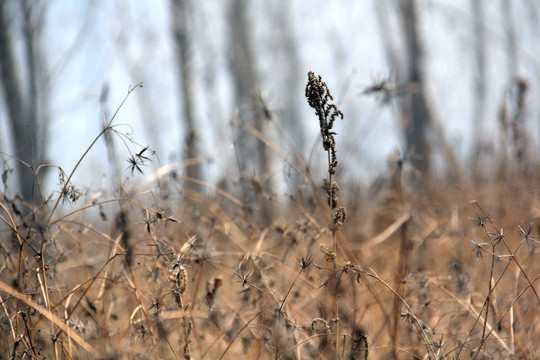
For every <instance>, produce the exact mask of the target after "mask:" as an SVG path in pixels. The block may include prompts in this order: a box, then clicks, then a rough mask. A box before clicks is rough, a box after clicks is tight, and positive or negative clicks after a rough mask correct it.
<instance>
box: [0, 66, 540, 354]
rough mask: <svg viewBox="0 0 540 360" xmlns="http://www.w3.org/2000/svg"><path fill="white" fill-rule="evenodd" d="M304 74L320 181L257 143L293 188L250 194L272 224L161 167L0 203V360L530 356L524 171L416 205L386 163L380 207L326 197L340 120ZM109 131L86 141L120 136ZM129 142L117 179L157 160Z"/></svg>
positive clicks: (534, 326)
mask: <svg viewBox="0 0 540 360" xmlns="http://www.w3.org/2000/svg"><path fill="white" fill-rule="evenodd" d="M308 77H309V78H308V80H309V82H308V86H307V88H306V96H307V98H308V103H309V105H310V106H311V107H312V108H313V109H314V110H315V112H316V115H317V119H318V120H319V123H320V127H321V135H322V144H323V149H324V150H325V151H327V152H328V174H327V177H326V178H324V179H322V178H320V179H318V178H315V177H313V175H311V174H310V170H309V166H307V165H306V164H305V163H302V160H301V159H300V157H299V156H298V154H294V158H296V159H299V160H292V158H293V156H292V155H289V154H288V152H287V151H284V150H282V149H281V148H279V146H278V145H276V143H275V142H274V141H273V140H272V139H270V138H268V137H265V136H264V134H261V133H259V132H256V131H255V130H253V132H252V134H253V135H254V136H255V137H256V138H258V140H260V142H261V143H263V144H265V145H266V147H267V148H268V149H270V150H272V151H273V153H274V155H275V156H279V157H281V158H283V159H284V161H286V162H289V165H291V166H292V167H293V168H294V169H296V170H297V171H298V172H301V173H302V176H303V178H304V183H303V185H301V186H299V188H298V189H296V190H295V192H294V194H289V195H288V196H276V195H274V194H269V193H268V192H267V191H265V189H264V187H260V186H258V182H257V179H252V181H250V182H249V183H246V184H249V186H251V187H252V188H251V191H252V192H253V193H254V194H255V195H254V196H258V197H260V200H261V201H258V202H254V203H255V204H264V206H262V205H261V206H260V207H261V208H263V209H264V208H266V207H267V206H268V205H267V204H268V203H271V204H272V209H273V212H274V214H275V218H276V219H275V220H274V221H273V222H272V224H271V225H265V224H263V221H256V220H254V219H261V218H262V219H264V216H252V215H253V212H256V211H258V210H257V209H256V208H254V206H256V205H253V204H249V205H248V204H247V203H246V202H245V201H241V200H239V197H238V196H237V195H236V194H235V193H234V192H227V191H226V190H225V188H216V187H214V186H213V185H212V184H205V183H202V182H200V183H197V185H202V187H206V188H208V189H209V191H208V192H207V193H204V192H199V191H196V189H194V188H193V187H189V186H188V187H186V186H182V185H183V182H186V181H197V179H194V178H192V177H183V176H181V175H180V174H179V173H177V170H178V169H173V168H171V167H163V168H161V169H158V170H157V171H156V172H155V173H153V174H146V175H145V176H146V181H145V182H143V183H142V184H140V185H139V186H138V187H135V188H133V189H130V190H129V191H128V190H125V189H120V190H118V191H116V192H115V193H114V194H113V195H111V196H106V195H104V194H103V193H97V194H93V193H92V194H91V195H88V196H83V194H82V193H81V191H80V190H78V189H77V188H76V186H75V185H74V184H72V183H71V175H72V174H73V173H74V172H75V171H76V170H77V167H75V169H73V171H72V172H71V173H69V174H65V173H64V172H63V171H61V174H62V181H61V185H62V189H61V191H60V192H59V193H58V194H53V196H52V197H49V199H50V200H49V203H48V204H47V206H45V205H44V206H42V207H40V208H38V207H32V206H30V204H28V205H29V206H30V207H31V210H32V211H30V214H29V215H27V216H24V214H25V213H26V212H25V211H22V210H21V206H22V205H21V203H20V202H19V201H17V200H16V199H14V198H9V197H8V196H6V195H5V194H3V193H2V199H1V200H0V207H1V209H0V216H1V219H2V222H3V227H2V229H3V231H2V232H1V235H0V236H1V237H0V247H1V257H0V266H1V269H0V276H1V277H0V305H1V309H0V310H1V313H2V315H0V329H1V334H2V337H1V339H0V349H1V352H0V358H6V359H7V358H13V359H18V358H23V359H24V358H38V359H45V358H49V359H51V358H54V359H93V358H100V359H116V358H121V359H147V358H148V359H155V358H164V359H165V358H167V359H180V358H184V359H238V358H243V359H270V358H273V359H367V358H369V359H386V358H399V359H445V358H449V359H457V358H459V359H469V358H471V359H503V358H516V359H526V358H528V359H532V358H535V357H536V356H537V355H538V349H537V347H538V344H539V343H540V329H539V325H538V324H539V323H540V322H539V321H540V319H539V314H540V312H539V311H538V309H539V307H538V305H539V302H540V297H539V292H540V289H539V282H538V278H539V277H540V262H539V261H538V258H537V256H538V241H537V237H536V236H537V233H538V229H537V228H536V227H535V225H534V221H537V220H538V218H539V217H540V212H539V210H538V203H537V201H538V199H537V194H536V192H535V189H536V187H535V186H534V184H537V183H538V182H537V180H535V179H534V175H533V174H535V173H538V171H536V172H535V171H534V168H533V167H532V165H530V166H529V167H527V166H524V165H523V164H524V162H525V161H529V164H530V161H531V159H530V158H527V159H525V158H524V157H523V159H518V160H520V162H519V163H518V165H519V166H516V168H515V169H514V168H512V167H511V166H510V165H509V164H510V160H511V159H510V158H509V156H506V155H505V156H504V161H505V168H504V169H503V170H501V171H499V174H495V175H494V176H493V178H490V179H489V181H487V180H484V182H483V183H482V184H481V185H480V184H478V183H473V182H471V181H470V180H467V179H461V180H460V186H458V187H456V186H455V184H449V183H448V182H446V181H444V179H436V178H435V176H436V175H430V176H431V177H430V178H421V182H422V186H417V185H415V187H414V188H415V190H414V192H413V191H411V190H409V187H408V186H407V182H406V180H405V177H404V176H403V175H404V172H406V171H407V169H408V166H409V164H408V159H406V158H402V157H398V158H396V159H394V160H393V161H392V162H390V166H391V173H392V174H391V176H389V178H388V179H387V183H388V185H387V186H386V187H384V188H383V189H382V190H380V191H378V192H377V193H373V192H371V193H369V194H368V192H366V191H357V188H356V187H355V185H353V184H348V183H347V182H345V181H341V182H340V185H339V186H338V183H337V181H336V178H338V177H339V173H338V169H339V167H338V160H337V151H336V145H337V140H336V132H335V130H334V129H333V125H334V120H335V119H337V118H343V117H344V116H343V113H341V111H339V109H338V108H337V107H336V106H335V105H334V104H333V103H332V101H333V98H332V95H331V94H330V91H329V90H328V86H327V85H326V84H325V83H324V82H322V78H321V77H320V76H317V75H315V74H313V73H310V74H309V76H308ZM133 90H134V88H132V89H130V92H131V91H133ZM128 95H129V93H128ZM268 111H270V110H268ZM501 116H502V115H501ZM504 119H506V120H505V121H507V122H510V123H511V122H512V121H513V120H512V119H513V118H512V117H511V116H509V115H507V116H505V117H504ZM113 120H114V116H113V118H112V119H111V120H110V122H109V123H108V125H107V126H106V127H105V129H104V131H103V132H102V134H100V135H99V136H98V137H97V138H96V140H97V139H99V138H100V137H101V136H102V135H103V133H105V132H111V133H113V132H114V133H116V134H117V135H119V136H122V135H121V134H120V133H118V132H116V130H115V128H114V126H113V125H112V124H113ZM267 120H268V121H269V122H270V123H271V125H272V126H275V127H276V133H279V134H281V136H283V137H286V136H287V134H286V133H284V132H283V130H282V129H281V128H279V125H278V123H277V122H276V121H275V117H274V116H268V119H267ZM345 121H346V120H345ZM516 121H517V120H516ZM510 128H511V127H510ZM509 131H510V130H509ZM514 136H515V137H517V140H519V136H520V135H519V132H515V133H514ZM96 140H94V142H93V143H92V144H91V145H90V147H89V149H88V151H89V150H91V149H92V146H93V144H94V143H95V141H96ZM517 140H516V139H514V140H512V139H511V138H509V139H508V140H507V141H508V142H512V141H515V142H516V144H518V143H519V144H520V146H521V145H522V144H523V143H522V142H518V141H517ZM132 145H133V147H134V149H135V150H132V151H131V153H132V155H130V156H129V160H128V161H129V164H130V171H129V172H128V176H129V174H130V173H131V174H133V173H137V172H142V171H144V170H145V165H146V164H147V163H148V162H150V161H151V160H152V158H153V155H154V154H153V152H152V151H151V149H148V148H146V147H142V146H139V145H138V144H135V143H132ZM519 149H521V147H520V148H519ZM517 150H518V149H517V148H516V154H517V155H516V156H521V155H520V154H522V153H523V151H517ZM291 151H294V150H291ZM85 155H86V153H85ZM83 158H84V155H83V157H82V158H81V160H82V159H83ZM521 160H523V161H521ZM339 166H344V167H347V166H353V165H352V164H339ZM180 170H181V169H180ZM229 176H230V179H228V180H229V181H231V182H233V181H240V180H242V181H243V180H245V179H238V178H236V177H235V175H232V174H230V175H229ZM246 184H244V186H247V185H246ZM340 188H341V190H340ZM531 189H532V190H531ZM338 194H340V195H339V196H338ZM69 204H71V209H74V210H68V209H70V207H68V205H69ZM111 204H112V205H114V207H113V208H111V207H110V206H111ZM64 205H65V207H64ZM345 206H347V211H346V212H345ZM62 209H65V210H64V213H63V214H60V212H61V211H62ZM95 210H97V211H95ZM111 214H112V216H111ZM345 214H347V216H345ZM109 220H111V221H109ZM345 220H346V221H345ZM109 227H110V229H109Z"/></svg>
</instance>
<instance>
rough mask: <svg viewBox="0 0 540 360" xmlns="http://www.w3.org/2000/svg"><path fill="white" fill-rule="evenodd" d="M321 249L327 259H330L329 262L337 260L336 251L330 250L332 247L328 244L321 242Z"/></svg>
mask: <svg viewBox="0 0 540 360" xmlns="http://www.w3.org/2000/svg"><path fill="white" fill-rule="evenodd" d="M320 249H321V251H322V252H323V253H324V255H325V257H326V261H328V262H335V261H336V253H335V252H334V251H332V250H330V248H328V246H326V245H325V244H321V245H320Z"/></svg>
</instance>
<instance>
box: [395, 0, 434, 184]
mask: <svg viewBox="0 0 540 360" xmlns="http://www.w3.org/2000/svg"><path fill="white" fill-rule="evenodd" d="M398 5H399V10H400V15H401V24H402V27H403V33H404V35H405V42H406V52H407V58H406V63H407V84H408V91H407V93H406V94H405V99H404V103H403V104H402V106H403V108H404V111H403V115H404V118H403V120H404V125H405V141H406V142H407V151H413V152H414V154H416V155H417V156H415V157H414V158H413V159H412V163H413V166H414V167H416V168H417V169H418V170H420V171H421V172H422V173H423V174H424V175H428V174H429V171H430V161H429V160H430V159H429V144H428V141H427V137H426V132H427V128H428V125H429V124H430V122H431V113H430V110H429V108H428V104H427V101H426V98H425V84H424V76H423V72H422V71H423V67H424V63H423V49H422V44H421V42H420V38H419V33H418V14H417V9H416V3H415V1H414V0H398Z"/></svg>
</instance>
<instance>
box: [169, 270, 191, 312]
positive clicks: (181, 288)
mask: <svg viewBox="0 0 540 360" xmlns="http://www.w3.org/2000/svg"><path fill="white" fill-rule="evenodd" d="M187 281H188V273H187V270H186V268H185V267H184V266H183V265H180V264H177V263H175V264H174V265H173V268H172V270H171V273H170V275H169V285H170V286H171V290H172V293H173V295H174V299H175V301H176V304H177V305H178V307H180V308H182V295H183V294H184V292H185V291H186V286H187Z"/></svg>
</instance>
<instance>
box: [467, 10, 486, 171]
mask: <svg viewBox="0 0 540 360" xmlns="http://www.w3.org/2000/svg"><path fill="white" fill-rule="evenodd" d="M471 13H472V16H473V18H474V26H473V38H474V67H475V74H474V93H475V96H476V100H475V101H474V105H473V106H474V108H473V124H474V125H473V126H474V129H473V134H474V135H473V136H474V138H473V147H474V148H473V149H474V150H473V164H472V165H473V166H472V169H473V177H474V178H476V179H477V180H478V179H480V176H481V171H482V166H481V164H482V158H483V156H484V154H483V153H484V152H485V150H486V149H485V148H486V146H487V145H488V144H485V143H484V141H485V140H484V139H483V138H484V123H485V119H484V117H485V114H486V43H485V31H484V26H485V18H484V2H483V1H482V0H471Z"/></svg>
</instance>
